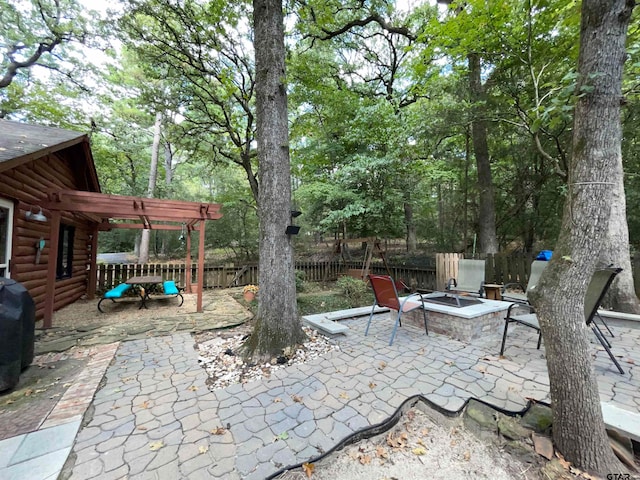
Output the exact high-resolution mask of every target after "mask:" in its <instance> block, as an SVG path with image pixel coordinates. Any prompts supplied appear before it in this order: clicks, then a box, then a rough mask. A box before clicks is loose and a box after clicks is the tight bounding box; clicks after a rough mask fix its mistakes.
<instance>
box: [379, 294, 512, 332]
mask: <svg viewBox="0 0 640 480" xmlns="http://www.w3.org/2000/svg"><path fill="white" fill-rule="evenodd" d="M424 300H425V308H426V310H427V312H428V314H427V321H428V323H429V332H435V333H440V334H443V335H447V336H449V337H451V338H455V339H456V340H460V341H462V342H469V341H471V340H475V339H478V338H481V337H486V336H487V335H502V332H503V331H504V316H505V313H506V310H507V309H508V308H509V305H511V303H510V302H501V301H498V300H487V299H486V298H475V297H468V296H460V297H459V300H460V305H461V306H460V307H458V306H457V302H456V299H455V297H454V296H452V295H448V294H445V293H438V292H437V293H430V294H427V295H424ZM390 315H391V316H392V318H393V319H394V320H395V318H396V316H397V315H398V312H394V311H393V310H392V311H391V313H390ZM402 322H403V324H406V325H414V326H416V327H418V328H424V323H423V319H422V312H421V311H420V309H417V310H413V311H411V312H407V313H404V314H403V315H402Z"/></svg>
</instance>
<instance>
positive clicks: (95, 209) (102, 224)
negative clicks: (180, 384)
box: [0, 120, 222, 328]
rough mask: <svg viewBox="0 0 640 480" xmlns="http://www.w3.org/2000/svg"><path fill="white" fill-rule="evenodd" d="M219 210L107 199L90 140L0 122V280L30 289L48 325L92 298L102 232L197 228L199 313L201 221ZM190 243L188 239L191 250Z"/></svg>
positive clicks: (40, 316)
mask: <svg viewBox="0 0 640 480" xmlns="http://www.w3.org/2000/svg"><path fill="white" fill-rule="evenodd" d="M219 210H220V205H218V204H210V203H198V202H185V201H176V200H160V199H147V198H138V197H123V196H116V195H107V194H103V193H101V192H100V183H99V181H98V175H97V172H96V168H95V165H94V162H93V157H92V154H91V148H90V141H89V137H88V136H87V135H85V134H83V133H79V132H73V131H69V130H63V129H59V128H52V127H44V126H37V125H28V124H24V123H20V122H13V121H8V120H0V277H10V278H12V279H14V280H16V281H17V282H20V283H21V284H23V285H24V286H25V287H26V288H27V289H28V290H29V293H30V294H31V296H32V297H33V299H34V301H35V303H36V320H43V327H44V328H48V327H51V325H52V317H53V312H54V311H56V310H59V309H60V308H62V307H64V306H66V305H69V304H70V303H73V302H74V301H76V300H78V299H79V298H80V297H82V296H83V295H85V294H86V295H87V296H88V298H90V299H91V298H93V297H94V295H95V287H96V255H97V245H98V233H99V231H104V230H111V229H113V228H137V229H142V228H156V229H163V230H180V229H182V228H184V227H185V226H186V228H187V232H189V233H190V232H192V231H196V230H197V231H199V233H200V236H199V249H198V257H199V259H198V272H199V274H198V289H197V293H198V299H197V309H198V311H199V312H201V311H202V285H201V282H202V280H201V279H202V272H203V270H204V224H205V221H206V220H216V219H218V218H220V217H222V214H221V213H220V212H219ZM118 219H119V220H120V221H118ZM132 220H133V221H132ZM157 222H161V223H157ZM190 244H191V235H190V234H189V235H187V252H190V250H191V248H190ZM185 263H186V264H187V266H189V265H190V263H191V260H190V257H189V256H187V259H186V260H185ZM187 271H188V272H190V268H187ZM188 283H189V284H190V278H189V279H188Z"/></svg>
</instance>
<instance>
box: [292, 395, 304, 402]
mask: <svg viewBox="0 0 640 480" xmlns="http://www.w3.org/2000/svg"><path fill="white" fill-rule="evenodd" d="M291 400H293V401H294V402H296V403H302V397H299V396H298V395H291Z"/></svg>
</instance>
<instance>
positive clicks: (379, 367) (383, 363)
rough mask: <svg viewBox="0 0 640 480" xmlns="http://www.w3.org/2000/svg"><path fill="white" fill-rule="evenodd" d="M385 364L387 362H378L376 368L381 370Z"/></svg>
mask: <svg viewBox="0 0 640 480" xmlns="http://www.w3.org/2000/svg"><path fill="white" fill-rule="evenodd" d="M386 366H387V362H380V365H379V366H378V370H383V369H384V367H386Z"/></svg>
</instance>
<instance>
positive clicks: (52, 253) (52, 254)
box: [42, 210, 60, 328]
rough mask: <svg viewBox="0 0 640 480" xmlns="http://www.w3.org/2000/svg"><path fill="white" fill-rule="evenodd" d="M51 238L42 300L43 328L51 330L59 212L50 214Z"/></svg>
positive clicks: (54, 295) (58, 238)
mask: <svg viewBox="0 0 640 480" xmlns="http://www.w3.org/2000/svg"><path fill="white" fill-rule="evenodd" d="M50 235H51V237H50V239H49V260H48V262H47V287H46V290H45V291H46V295H45V298H44V318H43V321H42V326H43V328H51V326H52V324H53V309H54V306H55V298H56V271H57V269H58V243H59V240H60V211H59V210H53V211H52V212H51V233H50Z"/></svg>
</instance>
